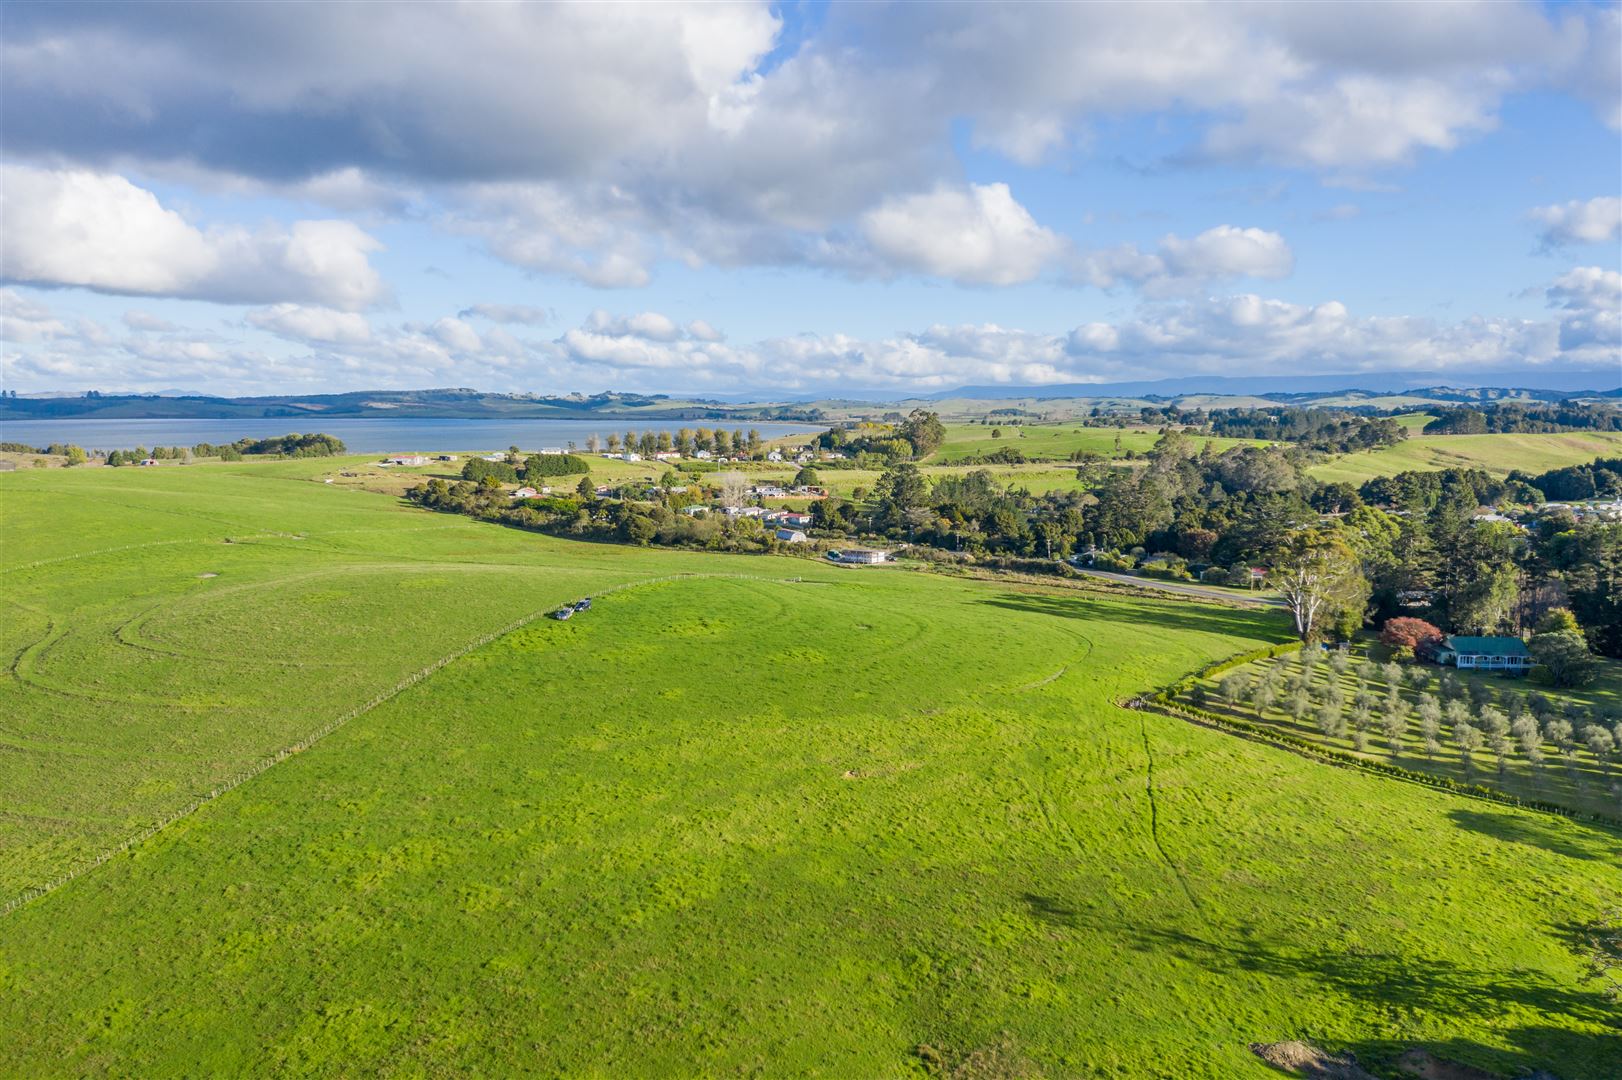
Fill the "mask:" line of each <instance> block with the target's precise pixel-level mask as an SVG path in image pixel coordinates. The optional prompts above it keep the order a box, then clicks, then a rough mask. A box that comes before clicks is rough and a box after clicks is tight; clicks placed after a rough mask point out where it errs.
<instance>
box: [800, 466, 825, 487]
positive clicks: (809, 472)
mask: <svg viewBox="0 0 1622 1080" xmlns="http://www.w3.org/2000/svg"><path fill="white" fill-rule="evenodd" d="M794 486H795V487H821V486H822V477H820V476H818V475H817V470H815V469H813V468H812V467H811V466H809V465H807V466H805V467H804V468H802V469H801V470H800V471H799V472H797V473H795V474H794Z"/></svg>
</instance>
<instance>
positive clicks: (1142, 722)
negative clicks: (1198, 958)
mask: <svg viewBox="0 0 1622 1080" xmlns="http://www.w3.org/2000/svg"><path fill="white" fill-rule="evenodd" d="M1138 730H1139V731H1140V732H1141V733H1142V735H1143V758H1144V762H1145V768H1144V772H1143V787H1144V790H1145V791H1146V792H1147V793H1148V795H1149V839H1150V840H1152V841H1154V845H1155V850H1156V851H1157V852H1159V853H1160V859H1161V861H1162V862H1164V863H1165V864H1166V866H1167V867H1168V868H1169V869H1170V870H1171V872H1172V874H1174V875H1175V876H1176V878H1177V884H1178V885H1180V886H1182V889H1183V895H1184V896H1186V897H1187V898H1188V905H1189V907H1191V908H1193V909H1194V913H1195V914H1196V915H1198V916H1200V918H1201V919H1202V920H1203V919H1204V918H1205V909H1204V908H1202V907H1200V902H1199V900H1198V899H1196V898H1195V896H1194V890H1193V889H1192V888H1190V887H1189V884H1188V877H1187V876H1186V875H1185V874H1184V873H1183V868H1182V867H1181V866H1179V865H1177V862H1176V860H1174V859H1173V858H1172V857H1171V855H1170V854H1169V853H1167V851H1166V845H1165V844H1163V843H1161V841H1160V806H1159V804H1158V803H1157V802H1156V800H1155V755H1154V751H1153V750H1152V749H1150V747H1149V721H1148V719H1147V718H1146V717H1144V716H1143V715H1142V714H1141V713H1140V714H1139V715H1138Z"/></svg>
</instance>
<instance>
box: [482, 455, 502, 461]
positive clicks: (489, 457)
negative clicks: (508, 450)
mask: <svg viewBox="0 0 1622 1080" xmlns="http://www.w3.org/2000/svg"><path fill="white" fill-rule="evenodd" d="M482 456H483V458H484V460H486V461H506V460H507V455H506V454H484V455H482Z"/></svg>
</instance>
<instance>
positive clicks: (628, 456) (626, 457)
mask: <svg viewBox="0 0 1622 1080" xmlns="http://www.w3.org/2000/svg"><path fill="white" fill-rule="evenodd" d="M620 460H621V461H641V460H642V455H641V454H638V453H634V452H633V451H630V450H627V451H626V452H625V453H623V454H621V455H620Z"/></svg>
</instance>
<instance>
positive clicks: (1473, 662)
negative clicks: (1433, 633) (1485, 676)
mask: <svg viewBox="0 0 1622 1080" xmlns="http://www.w3.org/2000/svg"><path fill="white" fill-rule="evenodd" d="M1427 652H1428V653H1429V655H1430V658H1431V659H1432V660H1435V661H1436V662H1437V663H1438V664H1441V665H1443V666H1444V667H1456V668H1458V669H1459V670H1460V671H1496V672H1499V673H1501V674H1505V675H1525V674H1526V673H1527V672H1529V671H1531V670H1532V664H1533V660H1532V653H1531V652H1530V650H1528V649H1527V647H1526V642H1524V641H1522V640H1521V639H1520V638H1518V637H1463V636H1460V635H1458V634H1449V635H1447V636H1446V637H1444V638H1443V639H1442V640H1441V641H1440V642H1438V643H1437V644H1435V645H1432V646H1430V647H1429V649H1428V650H1427Z"/></svg>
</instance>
